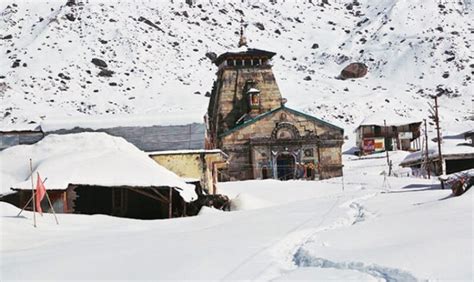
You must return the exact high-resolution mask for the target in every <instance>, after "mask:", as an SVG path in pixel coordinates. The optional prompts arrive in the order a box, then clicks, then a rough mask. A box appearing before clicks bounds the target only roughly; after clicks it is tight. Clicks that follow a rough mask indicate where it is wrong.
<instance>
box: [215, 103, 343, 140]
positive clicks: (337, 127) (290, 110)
mask: <svg viewBox="0 0 474 282" xmlns="http://www.w3.org/2000/svg"><path fill="white" fill-rule="evenodd" d="M279 110H287V111H289V112H290V113H292V114H295V115H299V116H303V117H305V118H307V119H310V120H314V121H317V122H320V123H322V124H324V125H327V126H329V127H331V128H334V129H336V130H340V131H341V133H342V134H344V129H343V128H341V127H339V126H336V125H334V124H331V123H329V122H327V121H324V120H321V119H319V118H317V117H313V116H310V115H308V114H305V113H302V112H300V111H297V110H293V109H291V108H288V107H285V106H284V105H282V106H281V107H278V108H275V109H273V110H271V111H268V112H266V113H263V114H261V115H258V116H256V117H255V118H253V119H251V120H248V121H246V122H244V123H242V124H239V125H237V126H235V127H233V128H231V129H229V130H227V131H226V132H223V133H221V134H220V135H219V137H224V136H227V135H229V134H230V133H232V132H235V131H237V130H240V129H242V128H244V127H247V126H248V125H250V124H253V123H255V122H257V121H259V120H261V119H262V118H264V117H266V116H269V115H271V114H273V113H275V112H277V111H279Z"/></svg>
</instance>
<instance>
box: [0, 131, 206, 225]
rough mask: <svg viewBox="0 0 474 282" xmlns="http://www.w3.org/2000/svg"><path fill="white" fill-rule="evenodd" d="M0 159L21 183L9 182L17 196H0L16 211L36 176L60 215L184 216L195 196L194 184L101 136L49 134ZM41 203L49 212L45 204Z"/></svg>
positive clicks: (117, 140)
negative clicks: (31, 167) (41, 178)
mask: <svg viewBox="0 0 474 282" xmlns="http://www.w3.org/2000/svg"><path fill="white" fill-rule="evenodd" d="M29 158H32V160H33V174H31V173H30V168H29V163H28V160H29ZM0 160H1V161H2V162H5V163H9V164H10V166H9V167H8V168H6V169H5V170H6V172H2V173H7V174H9V175H10V176H11V178H12V179H17V180H18V181H20V182H19V183H15V184H11V187H12V190H13V191H16V192H17V193H16V196H15V197H14V196H12V195H9V196H8V197H5V199H7V201H9V202H11V203H12V204H15V205H17V206H18V207H20V208H21V207H23V206H24V205H25V204H26V203H27V201H28V200H29V199H30V197H31V177H32V175H33V176H34V180H36V173H37V172H38V173H40V175H41V176H42V177H43V178H44V179H46V182H45V186H46V188H47V189H48V194H49V195H50V197H51V200H52V202H53V206H54V207H55V210H56V211H57V212H62V213H81V214H97V213H100V214H108V215H114V216H122V217H130V218H140V219H156V218H167V217H171V216H181V215H185V214H186V205H187V202H190V201H192V200H193V199H196V198H197V195H196V194H195V191H194V186H193V185H189V184H186V183H185V182H184V181H183V180H182V179H181V178H180V177H178V176H177V175H176V174H174V173H173V172H171V171H169V170H167V169H166V168H164V167H162V166H160V165H158V164H157V163H155V162H154V161H153V160H151V159H150V158H149V157H148V155H147V154H146V153H144V152H142V151H140V150H139V149H137V148H136V147H135V146H133V145H132V144H130V143H129V142H127V141H126V140H124V139H123V138H119V137H113V136H110V135H108V134H106V133H79V134H67V135H48V136H46V137H45V138H44V139H43V140H41V141H40V142H38V143H36V144H34V145H30V146H20V147H18V146H17V147H13V148H9V149H7V150H4V151H3V152H1V153H0ZM3 188H4V189H5V187H3ZM2 192H6V191H2ZM5 199H4V200H5ZM42 204H45V205H44V208H45V210H48V205H47V201H46V202H44V203H42Z"/></svg>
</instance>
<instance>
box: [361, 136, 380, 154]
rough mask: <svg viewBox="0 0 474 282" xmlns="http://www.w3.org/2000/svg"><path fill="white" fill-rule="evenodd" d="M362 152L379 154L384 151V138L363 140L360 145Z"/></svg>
mask: <svg viewBox="0 0 474 282" xmlns="http://www.w3.org/2000/svg"><path fill="white" fill-rule="evenodd" d="M362 149H363V150H364V152H374V151H375V152H379V151H384V150H385V139H384V138H365V139H364V143H363V145H362Z"/></svg>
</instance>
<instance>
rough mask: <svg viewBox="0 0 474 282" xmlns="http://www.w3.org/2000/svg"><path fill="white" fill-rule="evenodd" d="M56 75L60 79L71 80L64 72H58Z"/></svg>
mask: <svg viewBox="0 0 474 282" xmlns="http://www.w3.org/2000/svg"><path fill="white" fill-rule="evenodd" d="M58 76H59V77H60V78H61V79H65V80H71V77H69V76H67V75H65V74H64V73H62V72H60V73H58Z"/></svg>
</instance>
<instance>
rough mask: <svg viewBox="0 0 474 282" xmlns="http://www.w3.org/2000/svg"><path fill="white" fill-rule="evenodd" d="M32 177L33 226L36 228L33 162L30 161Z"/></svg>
mask: <svg viewBox="0 0 474 282" xmlns="http://www.w3.org/2000/svg"><path fill="white" fill-rule="evenodd" d="M30 173H31V174H30V175H31V198H32V199H33V226H34V227H36V201H35V188H34V184H33V161H32V160H31V159H30Z"/></svg>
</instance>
